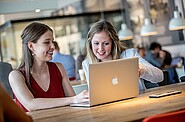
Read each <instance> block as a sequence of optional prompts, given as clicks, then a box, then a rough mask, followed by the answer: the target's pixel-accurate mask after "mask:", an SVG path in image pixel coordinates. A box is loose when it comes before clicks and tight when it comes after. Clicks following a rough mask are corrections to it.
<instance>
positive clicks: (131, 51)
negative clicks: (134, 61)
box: [120, 48, 138, 58]
mask: <svg viewBox="0 0 185 122" xmlns="http://www.w3.org/2000/svg"><path fill="white" fill-rule="evenodd" d="M137 55H138V52H137V50H136V49H135V48H129V49H126V50H124V51H123V52H122V53H121V55H120V57H121V58H124V57H133V56H137Z"/></svg>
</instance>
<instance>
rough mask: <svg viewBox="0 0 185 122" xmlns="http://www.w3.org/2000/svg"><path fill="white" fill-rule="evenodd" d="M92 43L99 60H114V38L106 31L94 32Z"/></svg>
mask: <svg viewBox="0 0 185 122" xmlns="http://www.w3.org/2000/svg"><path fill="white" fill-rule="evenodd" d="M91 44H92V50H93V53H94V55H95V56H96V57H97V58H98V59H99V60H101V61H102V62H103V61H106V60H112V55H111V49H112V40H111V39H110V37H109V35H108V34H107V33H106V32H104V31H101V32H99V33H96V34H94V36H93V38H92V40H91Z"/></svg>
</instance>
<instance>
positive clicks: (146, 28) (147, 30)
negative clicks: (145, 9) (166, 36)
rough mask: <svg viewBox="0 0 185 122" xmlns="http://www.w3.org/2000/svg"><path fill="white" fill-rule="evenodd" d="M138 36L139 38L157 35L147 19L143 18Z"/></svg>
mask: <svg viewBox="0 0 185 122" xmlns="http://www.w3.org/2000/svg"><path fill="white" fill-rule="evenodd" d="M140 34H141V36H152V35H157V30H156V28H155V26H154V25H153V24H152V23H151V20H150V19H149V18H145V20H144V25H143V26H142V27H141V31H140Z"/></svg>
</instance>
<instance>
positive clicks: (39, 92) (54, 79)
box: [15, 62, 65, 112]
mask: <svg viewBox="0 0 185 122" xmlns="http://www.w3.org/2000/svg"><path fill="white" fill-rule="evenodd" d="M47 64H48V68H49V74H50V85H49V88H48V90H47V91H46V92H45V91H44V90H43V89H42V88H41V87H40V86H39V85H38V84H37V82H36V81H35V79H34V78H33V77H32V75H31V74H30V83H31V87H32V89H33V91H34V93H32V94H33V96H34V98H61V97H65V94H64V90H63V87H62V75H61V73H60V70H59V69H58V67H57V65H56V64H55V63H53V62H47ZM21 72H22V73H23V75H24V76H25V72H24V71H21ZM15 99H16V103H17V104H18V106H20V107H21V108H22V109H23V110H24V111H25V112H28V110H27V109H26V108H25V107H24V106H23V105H22V104H21V103H20V102H19V101H18V100H17V98H16V96H15Z"/></svg>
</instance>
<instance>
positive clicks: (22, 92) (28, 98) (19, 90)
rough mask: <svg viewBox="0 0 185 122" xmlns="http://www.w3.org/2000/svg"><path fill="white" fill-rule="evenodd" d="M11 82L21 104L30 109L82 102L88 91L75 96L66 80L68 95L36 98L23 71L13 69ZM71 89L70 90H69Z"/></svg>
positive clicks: (66, 92)
mask: <svg viewBox="0 0 185 122" xmlns="http://www.w3.org/2000/svg"><path fill="white" fill-rule="evenodd" d="M9 82H10V85H11V87H12V90H13V92H14V94H15V95H16V97H17V99H18V100H19V101H20V102H21V104H22V105H23V106H24V107H25V108H26V109H27V110H28V111H32V110H38V109H45V108H53V107H59V106H65V105H69V104H70V103H74V102H82V101H84V100H86V99H84V97H85V98H86V97H87V96H86V94H87V93H86V92H82V93H80V94H79V95H76V96H74V91H73V90H72V89H71V88H70V86H69V85H67V84H68V83H66V81H64V82H65V83H64V86H63V87H66V88H64V91H65V94H66V96H70V97H65V98H34V96H33V95H32V93H31V92H30V90H29V89H28V87H27V85H26V83H25V78H24V76H23V75H22V73H21V72H19V71H16V70H13V71H12V72H11V73H10V75H9ZM68 89H69V91H68Z"/></svg>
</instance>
